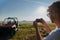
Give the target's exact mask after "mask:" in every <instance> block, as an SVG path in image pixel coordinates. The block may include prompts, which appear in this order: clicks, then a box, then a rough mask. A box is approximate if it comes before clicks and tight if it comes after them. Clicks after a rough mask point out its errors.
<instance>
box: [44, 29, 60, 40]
mask: <svg viewBox="0 0 60 40" xmlns="http://www.w3.org/2000/svg"><path fill="white" fill-rule="evenodd" d="M45 40H60V28H58V29H55V30H53V31H52V32H51V33H50V34H49V35H48V36H47V37H46V38H45Z"/></svg>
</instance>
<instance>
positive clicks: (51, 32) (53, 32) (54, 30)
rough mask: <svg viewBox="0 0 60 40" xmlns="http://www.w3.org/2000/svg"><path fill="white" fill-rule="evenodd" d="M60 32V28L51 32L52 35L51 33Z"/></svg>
mask: <svg viewBox="0 0 60 40" xmlns="http://www.w3.org/2000/svg"><path fill="white" fill-rule="evenodd" d="M59 33H60V30H59V29H57V30H52V31H51V33H50V35H51V34H59Z"/></svg>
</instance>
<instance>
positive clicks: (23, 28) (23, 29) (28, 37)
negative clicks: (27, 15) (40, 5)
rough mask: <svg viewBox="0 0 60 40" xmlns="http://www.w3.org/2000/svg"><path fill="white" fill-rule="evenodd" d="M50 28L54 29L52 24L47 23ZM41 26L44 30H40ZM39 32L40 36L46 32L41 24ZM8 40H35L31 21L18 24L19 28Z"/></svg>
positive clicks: (43, 35)
mask: <svg viewBox="0 0 60 40" xmlns="http://www.w3.org/2000/svg"><path fill="white" fill-rule="evenodd" d="M48 25H49V27H50V28H51V30H53V29H55V25H54V24H52V23H51V24H48ZM42 28H43V29H44V30H42ZM39 29H40V33H41V35H42V37H45V36H46V35H47V34H48V33H47V31H46V29H45V28H44V26H43V25H42V24H40V25H39ZM44 32H45V33H44ZM10 40H36V31H35V28H34V26H33V24H31V23H25V24H19V30H18V31H17V32H16V34H15V35H14V36H13V37H12V38H11V39H10Z"/></svg>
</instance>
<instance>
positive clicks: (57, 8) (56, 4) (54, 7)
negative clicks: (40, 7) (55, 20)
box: [49, 1, 60, 13]
mask: <svg viewBox="0 0 60 40" xmlns="http://www.w3.org/2000/svg"><path fill="white" fill-rule="evenodd" d="M49 8H50V9H51V10H54V11H56V12H58V13H60V1H56V2H54V3H53V4H52V5H51V6H49Z"/></svg>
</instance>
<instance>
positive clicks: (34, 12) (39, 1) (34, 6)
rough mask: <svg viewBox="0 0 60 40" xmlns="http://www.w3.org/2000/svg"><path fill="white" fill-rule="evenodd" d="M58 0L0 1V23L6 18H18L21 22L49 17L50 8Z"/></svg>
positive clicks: (47, 19)
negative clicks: (48, 10)
mask: <svg viewBox="0 0 60 40" xmlns="http://www.w3.org/2000/svg"><path fill="white" fill-rule="evenodd" d="M55 1H56V0H0V21H2V20H3V19H4V18H6V17H17V18H18V20H19V21H23V20H27V21H34V20H35V19H36V18H43V19H44V20H46V21H49V20H50V19H49V17H48V16H47V13H48V12H47V9H48V6H49V5H51V4H52V3H53V2H55Z"/></svg>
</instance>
